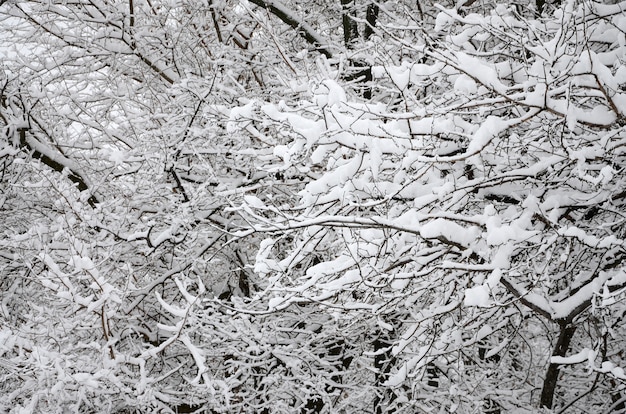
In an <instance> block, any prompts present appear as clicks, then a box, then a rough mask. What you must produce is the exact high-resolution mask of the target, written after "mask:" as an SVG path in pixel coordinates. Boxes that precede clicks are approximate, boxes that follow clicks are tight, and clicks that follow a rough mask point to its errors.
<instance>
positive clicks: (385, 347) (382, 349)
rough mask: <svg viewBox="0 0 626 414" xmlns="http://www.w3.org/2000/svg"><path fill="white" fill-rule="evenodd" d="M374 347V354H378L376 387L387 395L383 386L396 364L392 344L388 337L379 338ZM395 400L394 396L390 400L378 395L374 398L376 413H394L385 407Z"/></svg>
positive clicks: (375, 366)
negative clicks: (394, 363)
mask: <svg viewBox="0 0 626 414" xmlns="http://www.w3.org/2000/svg"><path fill="white" fill-rule="evenodd" d="M372 345H373V346H374V352H376V356H375V357H374V368H375V369H376V377H375V378H376V379H375V385H376V387H378V388H379V390H381V392H384V393H386V392H387V391H382V389H383V388H384V387H383V386H382V385H383V383H384V382H385V381H387V378H388V376H389V372H390V371H391V367H392V366H393V362H394V357H393V355H392V354H391V342H390V341H389V339H387V338H386V337H378V338H377V339H376V340H375V341H374V343H373V344H372ZM385 400H388V401H385ZM393 400H394V395H389V398H386V396H385V395H384V394H382V395H381V394H380V393H376V396H375V397H374V413H375V414H382V413H392V412H393V411H391V410H388V409H385V408H384V407H385V405H386V404H388V403H389V402H391V401H393Z"/></svg>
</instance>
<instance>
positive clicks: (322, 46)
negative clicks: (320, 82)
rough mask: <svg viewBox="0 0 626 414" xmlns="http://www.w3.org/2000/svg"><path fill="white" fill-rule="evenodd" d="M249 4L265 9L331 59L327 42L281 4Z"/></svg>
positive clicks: (268, 0) (258, 0)
mask: <svg viewBox="0 0 626 414" xmlns="http://www.w3.org/2000/svg"><path fill="white" fill-rule="evenodd" d="M250 2H251V3H253V4H256V5H257V6H259V7H263V8H264V9H267V10H268V11H269V12H270V13H272V14H273V15H274V16H276V17H278V18H279V19H280V20H282V21H283V22H284V23H286V24H287V25H289V26H290V27H291V28H293V29H294V30H296V31H297V32H298V33H299V34H300V36H302V38H303V39H304V40H306V41H307V42H309V43H310V44H312V45H313V46H315V48H316V50H317V51H319V52H320V53H322V54H323V55H325V56H326V57H328V58H331V57H332V56H333V54H332V52H331V51H330V50H329V49H328V42H326V41H325V40H324V39H323V38H322V37H321V36H320V35H319V33H317V32H316V31H315V29H313V28H312V27H311V26H309V25H308V24H307V23H305V22H303V21H302V20H300V19H299V18H298V17H297V16H296V15H295V14H294V13H293V12H292V11H291V10H290V9H289V8H288V7H287V6H285V5H284V4H282V3H281V2H279V1H276V0H250Z"/></svg>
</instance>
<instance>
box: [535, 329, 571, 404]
mask: <svg viewBox="0 0 626 414" xmlns="http://www.w3.org/2000/svg"><path fill="white" fill-rule="evenodd" d="M574 332H576V326H574V325H569V324H567V323H565V322H562V323H560V332H559V339H558V340H557V341H556V344H555V345H554V351H553V352H552V356H560V357H564V356H565V354H566V353H567V350H568V349H569V345H570V343H571V341H572V338H573V337H574ZM559 372H560V364H556V363H552V362H551V363H550V365H549V366H548V371H547V372H546V377H545V379H544V381H543V389H542V390H541V402H540V404H539V406H540V407H542V408H543V407H545V408H548V409H552V404H553V403H554V392H555V390H556V385H557V382H558V380H559Z"/></svg>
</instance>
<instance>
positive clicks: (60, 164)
mask: <svg viewBox="0 0 626 414" xmlns="http://www.w3.org/2000/svg"><path fill="white" fill-rule="evenodd" d="M19 134H20V145H21V146H22V147H23V148H27V149H28V150H29V151H30V152H31V153H32V156H33V158H37V159H39V160H41V162H43V163H44V164H46V165H47V166H48V167H50V168H52V169H53V170H54V171H57V172H63V170H65V169H67V170H68V172H69V174H68V177H67V178H69V179H70V181H72V182H73V183H75V184H76V185H77V187H78V189H79V190H80V191H89V190H90V186H89V184H88V180H87V178H85V176H84V174H82V173H81V172H79V168H78V166H77V165H75V164H74V162H73V161H72V160H70V159H69V158H66V157H65V156H63V155H61V154H57V153H54V152H53V151H52V150H50V149H49V148H48V147H46V146H45V145H43V144H42V143H41V142H39V141H38V140H37V139H36V138H34V137H31V136H27V134H26V129H25V128H22V129H20V130H19ZM88 202H89V205H90V206H92V207H95V206H96V204H98V203H99V200H98V199H97V198H96V196H95V195H93V194H92V195H91V196H90V197H89V199H88Z"/></svg>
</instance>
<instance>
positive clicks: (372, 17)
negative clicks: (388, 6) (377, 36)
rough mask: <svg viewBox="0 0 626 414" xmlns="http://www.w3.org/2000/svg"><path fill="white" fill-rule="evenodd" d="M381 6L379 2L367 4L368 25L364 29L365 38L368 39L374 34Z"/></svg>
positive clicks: (366, 17) (366, 16) (366, 18)
mask: <svg viewBox="0 0 626 414" xmlns="http://www.w3.org/2000/svg"><path fill="white" fill-rule="evenodd" d="M379 10H380V8H379V7H378V5H377V4H374V3H371V4H370V5H369V6H367V12H366V14H365V21H366V22H367V26H365V30H363V37H364V38H365V40H368V39H369V38H370V37H371V36H372V34H374V28H375V27H376V21H377V20H378V11H379Z"/></svg>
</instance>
